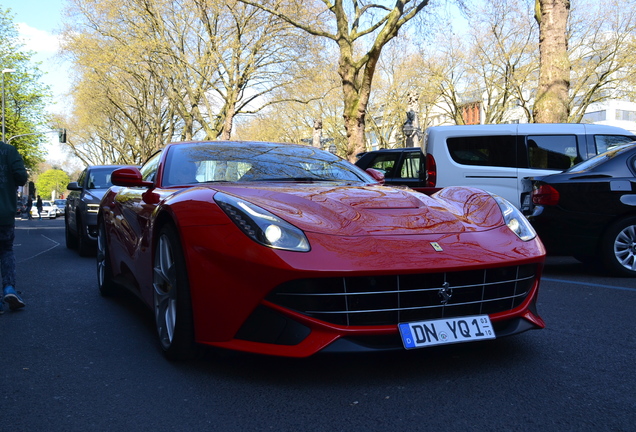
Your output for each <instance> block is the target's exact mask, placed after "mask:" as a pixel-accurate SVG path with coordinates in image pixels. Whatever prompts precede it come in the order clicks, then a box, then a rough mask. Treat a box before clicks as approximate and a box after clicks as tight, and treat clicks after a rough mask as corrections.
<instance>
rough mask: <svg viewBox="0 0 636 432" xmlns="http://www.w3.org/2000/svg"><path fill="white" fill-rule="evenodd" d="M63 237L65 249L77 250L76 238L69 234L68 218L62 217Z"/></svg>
mask: <svg viewBox="0 0 636 432" xmlns="http://www.w3.org/2000/svg"><path fill="white" fill-rule="evenodd" d="M64 235H65V239H66V247H67V248H68V249H76V248H77V236H76V235H75V234H73V233H72V232H71V229H70V228H69V226H68V217H66V216H65V217H64Z"/></svg>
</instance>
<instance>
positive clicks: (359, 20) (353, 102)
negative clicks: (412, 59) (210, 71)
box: [240, 0, 429, 160]
mask: <svg viewBox="0 0 636 432" xmlns="http://www.w3.org/2000/svg"><path fill="white" fill-rule="evenodd" d="M240 1H242V2H244V3H246V4H250V5H252V6H255V7H258V8H261V9H263V10H265V11H267V12H269V13H271V14H272V15H275V16H277V17H279V18H281V19H284V20H285V21H287V22H288V23H290V24H292V25H293V26H295V27H297V28H299V29H302V30H304V31H305V32H307V33H309V34H310V35H313V36H318V37H323V38H327V39H329V40H331V41H333V42H335V43H336V44H337V46H338V52H339V58H338V74H339V75H340V79H341V83H342V92H343V99H344V113H343V117H344V124H345V129H346V131H347V138H348V147H347V149H346V152H345V156H346V157H347V158H349V159H350V160H353V159H355V155H356V154H357V153H359V152H362V151H364V150H365V145H366V144H365V135H364V133H365V116H366V112H367V105H368V104H369V97H370V95H371V87H372V83H373V78H374V75H375V71H376V68H377V65H378V61H379V59H380V54H381V53H382V49H383V48H384V46H385V45H386V44H387V43H388V42H389V41H390V40H391V39H393V38H394V37H395V36H397V34H398V31H399V30H400V28H401V27H402V26H403V25H404V24H406V23H407V22H408V21H410V20H411V19H413V18H414V17H415V16H416V15H417V14H418V13H419V12H420V11H422V9H424V7H425V6H426V5H428V3H429V0H398V1H395V2H393V6H387V5H386V4H383V3H381V2H376V3H362V2H359V1H357V0H350V1H347V0H334V1H333V2H332V1H330V0H321V1H318V0H316V1H315V2H313V1H310V2H304V3H299V2H294V1H285V0H273V1H254V0H240ZM319 3H322V4H323V9H322V10H319V9H318V7H317V4H319ZM384 3H391V2H384ZM308 11H311V12H314V13H315V11H318V13H317V15H316V16H317V17H320V18H323V17H324V18H323V21H322V22H320V21H319V20H318V19H307V18H308V17H309V16H310V15H309V14H308V13H307V12H308ZM365 42H366V44H365ZM365 45H366V48H362V47H363V46H365Z"/></svg>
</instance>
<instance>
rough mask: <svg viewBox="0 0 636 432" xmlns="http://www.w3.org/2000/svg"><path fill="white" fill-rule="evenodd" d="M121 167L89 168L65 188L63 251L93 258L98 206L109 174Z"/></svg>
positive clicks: (107, 184) (108, 180)
mask: <svg viewBox="0 0 636 432" xmlns="http://www.w3.org/2000/svg"><path fill="white" fill-rule="evenodd" d="M120 166H121V165H97V166H89V167H87V168H86V169H85V170H84V171H82V173H81V174H80V176H79V178H78V179H77V181H76V182H71V183H69V184H68V186H67V189H68V190H70V191H71V192H70V193H69V194H68V197H67V199H66V209H65V211H64V226H65V231H66V247H68V248H69V249H75V248H77V249H78V250H79V254H80V255H81V256H89V255H92V254H94V252H95V247H96V245H97V212H98V211H99V202H100V201H101V199H102V197H103V196H104V194H105V193H106V191H107V190H108V188H109V187H111V186H112V183H111V181H110V175H111V173H112V172H113V171H114V170H115V169H117V168H119V167H120Z"/></svg>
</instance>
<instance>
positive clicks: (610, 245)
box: [601, 216, 636, 277]
mask: <svg viewBox="0 0 636 432" xmlns="http://www.w3.org/2000/svg"><path fill="white" fill-rule="evenodd" d="M601 248H602V250H601V253H602V256H603V263H604V265H605V268H606V269H607V270H608V271H609V272H611V273H612V274H614V275H616V276H626V277H636V217H635V216H632V217H629V218H625V219H622V220H620V221H618V222H616V223H615V224H614V225H612V226H610V227H609V228H608V230H607V232H606V233H605V236H604V237H603V240H602V245H601Z"/></svg>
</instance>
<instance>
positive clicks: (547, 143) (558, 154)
mask: <svg viewBox="0 0 636 432" xmlns="http://www.w3.org/2000/svg"><path fill="white" fill-rule="evenodd" d="M526 142H527V144H528V161H529V163H530V168H540V169H553V170H559V171H562V170H565V169H568V168H570V167H571V166H572V165H574V164H577V163H579V162H580V161H581V158H580V157H579V156H578V152H577V147H576V136H575V135H532V136H528V137H527V141H526Z"/></svg>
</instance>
